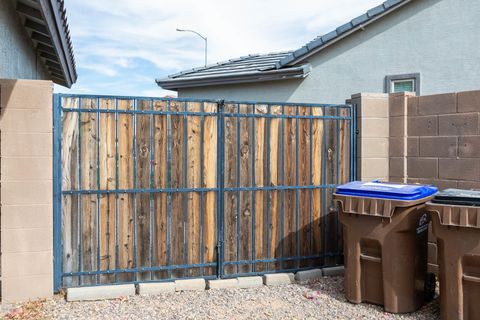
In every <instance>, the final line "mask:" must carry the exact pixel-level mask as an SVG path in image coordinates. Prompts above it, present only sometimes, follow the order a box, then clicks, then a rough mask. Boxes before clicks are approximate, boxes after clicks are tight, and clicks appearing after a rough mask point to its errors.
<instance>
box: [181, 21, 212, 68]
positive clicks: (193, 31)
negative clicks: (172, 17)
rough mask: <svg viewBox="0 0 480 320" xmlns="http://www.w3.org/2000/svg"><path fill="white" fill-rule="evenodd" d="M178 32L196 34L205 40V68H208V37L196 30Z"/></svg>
mask: <svg viewBox="0 0 480 320" xmlns="http://www.w3.org/2000/svg"><path fill="white" fill-rule="evenodd" d="M176 30H177V31H178V32H191V33H195V34H196V35H197V36H199V37H200V38H202V39H203V41H205V66H207V50H208V40H207V37H204V36H202V35H201V34H200V33H198V32H197V31H195V30H190V29H178V28H177V29H176Z"/></svg>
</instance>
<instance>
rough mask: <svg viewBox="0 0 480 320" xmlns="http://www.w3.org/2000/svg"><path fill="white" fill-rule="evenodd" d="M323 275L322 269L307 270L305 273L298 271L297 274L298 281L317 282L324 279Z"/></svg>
mask: <svg viewBox="0 0 480 320" xmlns="http://www.w3.org/2000/svg"><path fill="white" fill-rule="evenodd" d="M322 276H323V273H322V269H312V270H305V271H298V272H297V273H296V274H295V280H296V281H308V280H315V279H320V278H322Z"/></svg>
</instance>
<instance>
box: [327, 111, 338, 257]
mask: <svg viewBox="0 0 480 320" xmlns="http://www.w3.org/2000/svg"><path fill="white" fill-rule="evenodd" d="M325 114H326V115H327V116H336V115H337V110H336V109H335V108H328V109H326V112H325ZM337 128H338V126H337V120H331V119H328V120H325V138H326V146H325V147H326V156H327V159H325V161H324V164H325V165H326V170H325V173H326V177H325V182H326V184H336V183H337V172H338V165H337V164H338V155H339V149H338V148H339V145H338V140H337V139H338V134H337ZM324 192H325V201H326V203H325V207H326V208H325V210H326V211H325V212H324V222H325V223H324V232H325V241H326V242H325V251H326V253H329V252H330V253H331V252H336V250H337V245H338V244H337V237H338V229H339V228H338V217H337V213H336V211H335V209H334V206H333V197H332V195H333V190H331V189H326V190H325V191H324ZM336 263H337V257H326V258H325V264H327V265H334V264H336Z"/></svg>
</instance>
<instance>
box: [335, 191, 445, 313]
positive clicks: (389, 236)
mask: <svg viewBox="0 0 480 320" xmlns="http://www.w3.org/2000/svg"><path fill="white" fill-rule="evenodd" d="M437 191H438V190H437V188H436V187H434V186H424V185H406V184H393V183H380V182H350V183H348V184H345V185H342V186H339V187H338V188H337V190H336V192H335V194H334V199H335V201H337V203H338V204H339V219H340V222H341V223H342V225H343V236H344V256H345V295H346V297H347V299H348V300H349V301H350V302H353V303H361V302H369V303H373V304H378V305H383V306H384V309H385V311H388V312H393V313H406V312H413V311H415V310H417V309H418V308H420V307H421V306H422V305H423V304H424V302H425V301H427V300H431V299H433V295H434V293H435V275H433V274H427V238H428V224H429V216H428V213H427V211H426V210H425V202H426V201H428V200H430V199H431V198H432V196H433V194H434V193H436V192H437ZM432 277H433V278H432ZM432 287H433V288H432Z"/></svg>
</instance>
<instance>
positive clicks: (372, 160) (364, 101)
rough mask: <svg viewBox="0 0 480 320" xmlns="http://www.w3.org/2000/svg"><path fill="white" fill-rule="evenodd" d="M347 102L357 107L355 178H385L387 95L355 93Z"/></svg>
mask: <svg viewBox="0 0 480 320" xmlns="http://www.w3.org/2000/svg"><path fill="white" fill-rule="evenodd" d="M347 102H348V103H351V104H354V105H356V107H357V130H358V134H357V179H359V180H362V181H368V180H375V179H379V180H381V181H388V178H389V176H388V172H389V170H388V167H389V163H388V162H389V130H388V125H389V124H388V119H389V118H388V116H389V110H388V95H387V94H381V93H359V94H354V95H352V98H351V100H348V101H347Z"/></svg>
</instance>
